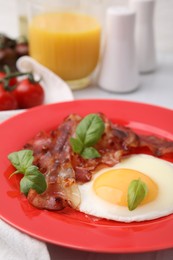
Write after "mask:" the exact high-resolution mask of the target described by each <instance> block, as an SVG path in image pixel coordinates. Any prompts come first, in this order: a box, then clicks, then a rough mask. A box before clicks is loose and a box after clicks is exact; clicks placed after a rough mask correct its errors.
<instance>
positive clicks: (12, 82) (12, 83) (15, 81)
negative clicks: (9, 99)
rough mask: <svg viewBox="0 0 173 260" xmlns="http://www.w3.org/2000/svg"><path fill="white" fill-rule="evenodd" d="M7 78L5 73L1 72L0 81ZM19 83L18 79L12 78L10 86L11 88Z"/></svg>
mask: <svg viewBox="0 0 173 260" xmlns="http://www.w3.org/2000/svg"><path fill="white" fill-rule="evenodd" d="M5 76H6V74H5V72H2V71H0V79H3V78H4V77H5ZM17 83H18V80H17V78H16V77H14V78H11V79H10V80H9V86H10V87H11V86H14V85H16V84H17Z"/></svg>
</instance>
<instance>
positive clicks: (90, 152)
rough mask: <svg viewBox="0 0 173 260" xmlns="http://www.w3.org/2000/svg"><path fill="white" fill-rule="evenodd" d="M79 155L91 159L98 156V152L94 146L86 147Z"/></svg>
mask: <svg viewBox="0 0 173 260" xmlns="http://www.w3.org/2000/svg"><path fill="white" fill-rule="evenodd" d="M81 156H82V157H83V158H85V159H92V158H98V157H100V154H99V152H98V151H97V150H96V149H95V148H94V147H86V148H84V150H83V151H82V153H81Z"/></svg>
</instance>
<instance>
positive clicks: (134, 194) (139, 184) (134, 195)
mask: <svg viewBox="0 0 173 260" xmlns="http://www.w3.org/2000/svg"><path fill="white" fill-rule="evenodd" d="M147 192H148V188H147V185H146V184H145V183H144V182H143V181H141V180H140V179H138V180H133V181H132V182H131V183H130V185H129V188H128V198H127V201H128V208H129V210H130V211H131V210H134V209H135V208H136V207H137V206H138V205H139V204H140V203H141V201H142V200H143V199H144V198H145V197H146V195H147Z"/></svg>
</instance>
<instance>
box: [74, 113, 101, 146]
mask: <svg viewBox="0 0 173 260" xmlns="http://www.w3.org/2000/svg"><path fill="white" fill-rule="evenodd" d="M104 129H105V125H104V122H103V120H102V119H101V117H100V116H98V115H97V114H89V115H88V116H86V117H85V118H84V119H83V120H81V122H80V123H79V124H78V126H77V128H76V135H77V137H78V138H79V139H80V140H81V142H82V143H83V144H84V146H85V147H89V146H92V145H94V144H96V143H97V142H98V140H99V139H100V138H101V136H102V134H103V132H104Z"/></svg>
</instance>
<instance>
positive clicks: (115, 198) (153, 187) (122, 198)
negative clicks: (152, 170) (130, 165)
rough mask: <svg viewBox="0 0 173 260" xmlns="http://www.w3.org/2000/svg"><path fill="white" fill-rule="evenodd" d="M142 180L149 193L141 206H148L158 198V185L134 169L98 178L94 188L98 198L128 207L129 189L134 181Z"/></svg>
mask: <svg viewBox="0 0 173 260" xmlns="http://www.w3.org/2000/svg"><path fill="white" fill-rule="evenodd" d="M139 178H140V179H141V180H142V181H143V182H145V184H146V185H147V187H148V193H147V195H146V197H145V198H144V200H143V201H142V202H141V203H140V205H144V204H147V203H149V202H151V201H153V200H155V198H156V197H157V194H158V187H157V184H156V183H155V182H154V181H153V180H152V179H150V178H149V177H148V176H146V175H145V174H143V173H141V172H138V171H136V170H132V169H113V170H109V171H107V172H104V173H103V174H101V175H100V176H98V177H97V178H96V179H95V181H94V183H93V188H94V191H95V193H96V194H97V196H99V197H100V198H102V199H104V200H106V201H108V202H110V203H113V204H117V205H119V206H126V207H127V193H128V187H129V185H130V183H131V181H133V180H137V179H139Z"/></svg>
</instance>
